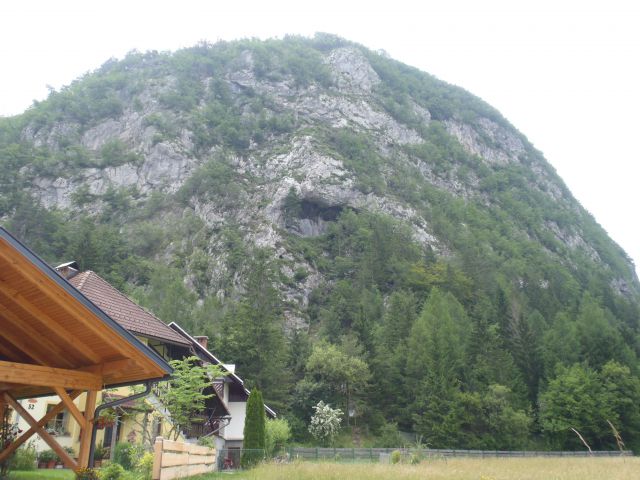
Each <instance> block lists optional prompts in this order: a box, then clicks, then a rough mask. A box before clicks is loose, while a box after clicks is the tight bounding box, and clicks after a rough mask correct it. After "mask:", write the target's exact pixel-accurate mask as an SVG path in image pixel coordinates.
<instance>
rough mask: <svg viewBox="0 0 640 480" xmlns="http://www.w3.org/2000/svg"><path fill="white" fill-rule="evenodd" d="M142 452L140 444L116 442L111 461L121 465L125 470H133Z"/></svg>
mask: <svg viewBox="0 0 640 480" xmlns="http://www.w3.org/2000/svg"><path fill="white" fill-rule="evenodd" d="M143 453H144V451H143V449H142V446H141V445H134V444H132V443H126V442H120V443H116V447H115V451H114V453H113V461H114V462H115V463H119V464H120V465H122V467H123V468H124V469H125V470H133V469H134V467H135V466H136V465H137V464H138V461H139V459H140V457H142V454H143Z"/></svg>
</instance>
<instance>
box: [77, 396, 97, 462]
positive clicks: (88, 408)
mask: <svg viewBox="0 0 640 480" xmlns="http://www.w3.org/2000/svg"><path fill="white" fill-rule="evenodd" d="M97 398H98V391H97V390H89V391H88V392H87V399H86V401H85V406H84V425H82V440H81V441H80V451H79V452H78V466H79V467H80V468H86V467H87V466H88V465H89V448H90V447H91V436H92V435H91V434H92V433H93V414H94V413H95V410H96V400H97Z"/></svg>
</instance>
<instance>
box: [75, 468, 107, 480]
mask: <svg viewBox="0 0 640 480" xmlns="http://www.w3.org/2000/svg"><path fill="white" fill-rule="evenodd" d="M100 478H101V477H100V473H99V472H98V470H95V469H93V468H79V469H78V470H76V480H100Z"/></svg>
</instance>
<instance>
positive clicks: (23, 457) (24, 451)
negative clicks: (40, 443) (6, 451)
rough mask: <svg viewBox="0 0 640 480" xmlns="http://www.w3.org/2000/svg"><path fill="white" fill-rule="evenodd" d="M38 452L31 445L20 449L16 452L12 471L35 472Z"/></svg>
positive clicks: (28, 444)
mask: <svg viewBox="0 0 640 480" xmlns="http://www.w3.org/2000/svg"><path fill="white" fill-rule="evenodd" d="M37 457H38V452H36V448H35V447H34V446H33V444H32V443H27V444H26V445H24V446H22V447H20V448H19V449H18V450H16V454H15V456H14V457H13V460H12V463H11V467H12V468H13V469H14V470H35V468H36V461H37Z"/></svg>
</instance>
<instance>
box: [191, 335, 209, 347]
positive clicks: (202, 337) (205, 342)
mask: <svg viewBox="0 0 640 480" xmlns="http://www.w3.org/2000/svg"><path fill="white" fill-rule="evenodd" d="M193 338H194V339H195V340H196V342H198V343H199V344H200V345H201V346H202V347H204V349H205V350H206V348H207V345H208V344H209V337H207V336H206V335H198V336H196V337H193Z"/></svg>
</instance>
